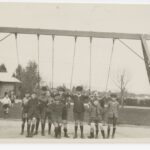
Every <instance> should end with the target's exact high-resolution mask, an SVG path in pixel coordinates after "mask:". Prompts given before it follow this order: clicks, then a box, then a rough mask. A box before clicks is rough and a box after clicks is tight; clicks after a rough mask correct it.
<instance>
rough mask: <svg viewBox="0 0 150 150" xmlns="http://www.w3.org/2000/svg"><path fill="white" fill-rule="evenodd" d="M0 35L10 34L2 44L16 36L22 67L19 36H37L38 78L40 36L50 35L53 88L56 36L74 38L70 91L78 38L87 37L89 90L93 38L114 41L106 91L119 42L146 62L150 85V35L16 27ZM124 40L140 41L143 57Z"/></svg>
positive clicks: (2, 28) (3, 28) (4, 29)
mask: <svg viewBox="0 0 150 150" xmlns="http://www.w3.org/2000/svg"><path fill="white" fill-rule="evenodd" d="M0 33H8V34H7V35H6V36H4V37H3V38H2V39H0V42H1V41H3V40H5V39H6V38H8V37H9V36H11V35H15V41H16V54H17V63H18V65H20V60H19V50H18V34H33V35H36V36H37V43H38V45H37V52H38V78H39V77H40V76H39V58H40V57H39V55H40V54H39V40H40V35H50V36H51V37H52V70H51V79H52V81H51V83H52V86H51V88H52V89H53V88H54V52H55V50H54V44H55V37H56V36H68V37H74V50H73V59H72V68H71V78H70V90H71V89H72V84H73V75H74V67H75V56H76V49H77V46H76V45H77V39H78V37H87V38H89V42H90V47H89V53H90V58H89V60H90V66H89V90H91V87H92V85H91V79H92V71H91V70H92V40H93V38H107V39H112V49H111V55H110V59H109V67H108V73H107V80H106V89H105V91H106V92H107V90H108V84H109V78H110V72H111V63H112V57H113V52H114V44H115V41H116V40H118V41H119V42H120V43H121V44H123V45H124V46H125V47H126V48H127V49H128V50H130V51H131V52H132V53H133V54H135V55H136V56H137V57H139V58H140V59H141V60H143V61H144V62H145V67H146V70H147V75H148V79H149V83H150V52H149V50H148V45H147V40H150V34H131V33H113V32H92V31H71V30H50V29H35V28H14V27H0ZM122 39H129V40H139V41H140V42H141V45H142V51H143V56H144V58H143V57H141V56H140V55H139V54H138V53H137V52H136V51H135V50H133V49H132V48H131V47H130V46H129V45H127V44H126V43H125V42H123V41H122ZM38 88H40V83H38Z"/></svg>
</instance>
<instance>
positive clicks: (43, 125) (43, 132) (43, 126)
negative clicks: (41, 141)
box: [41, 123, 45, 136]
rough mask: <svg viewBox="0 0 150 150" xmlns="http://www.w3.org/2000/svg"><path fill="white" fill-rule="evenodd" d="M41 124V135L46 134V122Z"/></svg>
mask: <svg viewBox="0 0 150 150" xmlns="http://www.w3.org/2000/svg"><path fill="white" fill-rule="evenodd" d="M41 126H42V131H41V135H42V136H45V131H44V130H45V124H44V123H42V124H41Z"/></svg>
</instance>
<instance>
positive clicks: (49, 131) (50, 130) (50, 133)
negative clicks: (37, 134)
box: [48, 123, 51, 135]
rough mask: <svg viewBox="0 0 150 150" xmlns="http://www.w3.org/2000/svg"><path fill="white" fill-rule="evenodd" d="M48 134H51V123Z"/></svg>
mask: <svg viewBox="0 0 150 150" xmlns="http://www.w3.org/2000/svg"><path fill="white" fill-rule="evenodd" d="M48 134H49V135H50V134H51V123H49V124H48Z"/></svg>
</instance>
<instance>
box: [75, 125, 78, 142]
mask: <svg viewBox="0 0 150 150" xmlns="http://www.w3.org/2000/svg"><path fill="white" fill-rule="evenodd" d="M74 129H75V135H74V138H75V139H76V138H77V137H78V134H77V131H78V126H76V125H75V128H74Z"/></svg>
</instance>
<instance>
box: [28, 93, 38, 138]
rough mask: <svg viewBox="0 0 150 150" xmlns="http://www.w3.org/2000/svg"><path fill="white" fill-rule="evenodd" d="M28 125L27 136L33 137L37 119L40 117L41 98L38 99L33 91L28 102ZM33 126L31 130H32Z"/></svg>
mask: <svg viewBox="0 0 150 150" xmlns="http://www.w3.org/2000/svg"><path fill="white" fill-rule="evenodd" d="M27 107H28V111H27V112H28V126H27V137H32V136H33V133H34V128H35V125H36V120H37V118H39V108H38V107H39V100H38V99H37V96H36V93H35V92H33V93H32V95H31V99H30V100H29V102H28V106H27ZM30 127H31V130H30Z"/></svg>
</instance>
